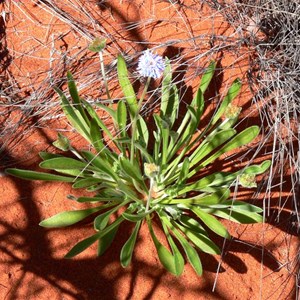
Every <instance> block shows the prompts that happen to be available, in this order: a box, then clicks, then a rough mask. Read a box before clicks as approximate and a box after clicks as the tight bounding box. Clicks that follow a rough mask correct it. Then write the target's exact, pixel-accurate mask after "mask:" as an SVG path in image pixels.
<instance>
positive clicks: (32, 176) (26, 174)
mask: <svg viewBox="0 0 300 300" xmlns="http://www.w3.org/2000/svg"><path fill="white" fill-rule="evenodd" d="M5 173H7V174H9V175H13V176H15V177H18V178H22V179H27V180H46V181H62V182H74V180H75V178H74V177H66V176H60V175H55V174H49V173H42V172H35V171H28V170H20V169H13V168H9V169H6V170H5Z"/></svg>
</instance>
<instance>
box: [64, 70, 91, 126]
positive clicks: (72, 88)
mask: <svg viewBox="0 0 300 300" xmlns="http://www.w3.org/2000/svg"><path fill="white" fill-rule="evenodd" d="M67 79H68V88H69V93H70V95H71V98H72V100H73V103H74V104H75V109H77V110H78V112H79V113H80V115H81V117H82V118H83V120H84V121H85V122H86V124H87V125H89V124H90V122H89V119H88V117H87V115H86V113H85V111H84V109H83V107H82V103H81V101H80V98H79V94H78V90H77V87H76V83H75V81H74V78H73V76H72V74H71V73H70V72H69V71H68V72H67Z"/></svg>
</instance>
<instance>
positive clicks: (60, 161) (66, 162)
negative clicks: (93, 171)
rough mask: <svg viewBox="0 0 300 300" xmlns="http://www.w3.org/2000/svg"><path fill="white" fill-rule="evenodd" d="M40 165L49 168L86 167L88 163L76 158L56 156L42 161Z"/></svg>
mask: <svg viewBox="0 0 300 300" xmlns="http://www.w3.org/2000/svg"><path fill="white" fill-rule="evenodd" d="M40 167H41V168H43V169H49V170H71V169H85V168H86V163H84V162H82V161H80V160H77V159H74V158H69V157H56V158H51V159H48V160H45V161H42V162H41V163H40Z"/></svg>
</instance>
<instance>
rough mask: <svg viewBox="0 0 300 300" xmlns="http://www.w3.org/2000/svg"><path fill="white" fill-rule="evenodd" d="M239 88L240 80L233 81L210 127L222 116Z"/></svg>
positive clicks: (240, 85)
mask: <svg viewBox="0 0 300 300" xmlns="http://www.w3.org/2000/svg"><path fill="white" fill-rule="evenodd" d="M241 87H242V82H241V80H240V79H239V78H237V79H235V80H234V82H233V83H232V85H231V87H230V88H229V90H228V92H227V95H226V96H225V97H224V99H223V101H222V103H221V105H220V107H219V109H218V111H217V112H216V114H215V115H214V117H213V118H212V121H211V125H214V124H215V123H216V122H217V121H218V120H219V119H220V117H221V116H222V115H223V114H224V112H225V110H226V108H227V106H228V105H229V103H231V101H232V100H233V99H234V98H235V97H236V96H237V95H238V94H239V93H240V90H241Z"/></svg>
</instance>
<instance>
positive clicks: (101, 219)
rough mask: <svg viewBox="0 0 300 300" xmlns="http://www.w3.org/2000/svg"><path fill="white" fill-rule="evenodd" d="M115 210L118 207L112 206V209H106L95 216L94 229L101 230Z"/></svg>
mask: <svg viewBox="0 0 300 300" xmlns="http://www.w3.org/2000/svg"><path fill="white" fill-rule="evenodd" d="M117 210H118V209H116V207H114V208H113V209H111V210H109V211H106V212H105V213H103V214H101V215H99V216H97V218H95V220H94V229H95V230H97V231H101V230H103V229H104V228H105V227H106V226H107V224H108V221H109V218H110V216H111V215H112V214H113V213H114V212H116V211H117Z"/></svg>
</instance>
